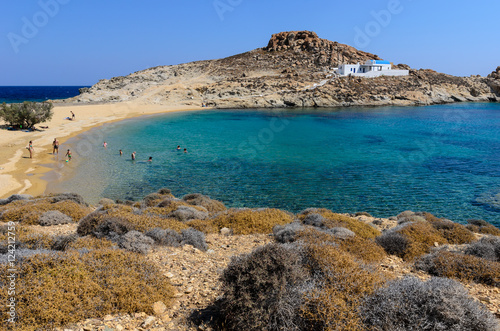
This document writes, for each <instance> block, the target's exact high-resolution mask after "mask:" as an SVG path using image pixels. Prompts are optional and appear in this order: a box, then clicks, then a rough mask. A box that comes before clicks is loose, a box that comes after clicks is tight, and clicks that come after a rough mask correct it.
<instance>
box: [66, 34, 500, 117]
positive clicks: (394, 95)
mask: <svg viewBox="0 0 500 331" xmlns="http://www.w3.org/2000/svg"><path fill="white" fill-rule="evenodd" d="M371 59H374V60H380V59H381V58H380V57H379V56H378V55H375V54H370V53H366V52H363V51H360V50H357V49H355V48H353V47H351V46H348V45H345V44H340V43H338V42H332V41H329V40H325V39H321V38H319V37H318V36H317V35H316V33H314V32H310V31H290V32H281V33H277V34H274V35H273V36H272V37H271V39H270V40H269V42H268V45H267V46H266V47H263V48H259V49H255V50H252V51H249V52H246V53H242V54H238V55H234V56H231V57H228V58H224V59H218V60H207V61H198V62H192V63H186V64H179V65H172V66H159V67H154V68H150V69H146V70H142V71H138V72H135V73H132V74H130V75H127V76H121V77H114V78H111V79H109V80H106V79H103V80H100V81H99V82H98V83H97V84H95V85H93V86H92V87H90V88H85V89H82V90H81V94H80V95H79V96H76V97H74V98H70V99H66V100H62V101H57V102H60V103H66V104H67V103H70V104H73V103H76V104H81V103H84V104H85V103H91V104H92V103H119V102H138V103H142V104H148V105H151V104H155V105H158V104H179V105H186V106H200V105H202V104H205V105H206V106H208V107H214V108H226V109H227V108H236V109H239V108H289V107H351V106H415V105H433V104H443V103H454V102H498V101H500V67H498V68H497V69H496V70H495V71H494V72H493V73H491V74H490V75H488V76H487V77H481V76H471V77H456V76H451V75H447V74H443V73H438V72H436V71H433V70H430V69H413V68H410V67H409V66H407V65H405V64H398V65H395V66H394V68H398V69H408V70H409V72H410V74H409V76H405V77H385V76H384V77H377V78H359V77H337V76H336V75H332V70H333V68H335V67H337V66H338V65H339V64H340V63H357V62H364V61H366V60H371Z"/></svg>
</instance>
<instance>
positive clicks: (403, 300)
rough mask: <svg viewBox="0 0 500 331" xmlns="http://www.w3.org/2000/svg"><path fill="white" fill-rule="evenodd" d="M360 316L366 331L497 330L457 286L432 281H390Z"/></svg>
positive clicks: (481, 307) (491, 319)
mask: <svg viewBox="0 0 500 331" xmlns="http://www.w3.org/2000/svg"><path fill="white" fill-rule="evenodd" d="M361 315H362V316H363V320H364V323H365V326H366V328H367V329H369V330H380V331H381V330H475V331H489V330H497V327H498V322H497V321H496V319H495V317H494V316H493V314H492V313H491V312H489V311H488V310H487V309H486V307H484V305H482V304H481V303H479V302H476V301H474V299H473V298H472V297H471V296H470V295H469V293H468V292H467V290H466V289H465V288H464V287H463V286H462V285H461V284H460V283H458V282H456V281H454V280H451V279H446V278H438V277H433V278H431V279H430V280H429V281H427V282H423V281H421V280H419V279H417V278H414V277H405V278H403V279H399V280H395V281H392V282H390V283H389V284H388V286H387V287H384V288H381V289H378V290H377V291H376V292H375V293H374V294H372V295H371V296H370V297H368V298H367V300H366V301H365V302H364V304H363V306H362V307H361Z"/></svg>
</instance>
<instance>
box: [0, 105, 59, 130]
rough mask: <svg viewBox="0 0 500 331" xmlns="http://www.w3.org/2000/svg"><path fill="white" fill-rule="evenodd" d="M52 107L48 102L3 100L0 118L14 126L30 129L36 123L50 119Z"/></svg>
mask: <svg viewBox="0 0 500 331" xmlns="http://www.w3.org/2000/svg"><path fill="white" fill-rule="evenodd" d="M53 107H54V106H53V105H52V104H51V103H50V102H41V103H40V102H28V101H25V102H23V103H22V104H18V103H13V104H6V103H5V102H4V103H3V104H2V107H1V108H0V118H2V119H3V120H4V121H5V122H7V123H8V124H9V125H11V126H13V127H15V128H24V129H32V128H33V127H34V126H35V125H36V124H38V123H43V122H46V121H50V119H52V115H53V114H54V112H53V111H52V108H53Z"/></svg>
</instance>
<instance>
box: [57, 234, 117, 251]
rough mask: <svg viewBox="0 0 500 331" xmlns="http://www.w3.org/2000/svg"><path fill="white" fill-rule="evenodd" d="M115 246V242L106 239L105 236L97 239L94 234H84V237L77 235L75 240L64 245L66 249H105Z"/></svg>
mask: <svg viewBox="0 0 500 331" xmlns="http://www.w3.org/2000/svg"><path fill="white" fill-rule="evenodd" d="M113 246H115V244H114V243H113V242H112V241H110V240H108V239H106V238H101V239H98V238H96V237H94V236H85V237H78V238H77V239H76V240H75V241H73V242H71V243H69V244H68V245H67V246H66V249H67V250H69V249H76V250H79V249H88V250H96V249H106V248H111V247H113Z"/></svg>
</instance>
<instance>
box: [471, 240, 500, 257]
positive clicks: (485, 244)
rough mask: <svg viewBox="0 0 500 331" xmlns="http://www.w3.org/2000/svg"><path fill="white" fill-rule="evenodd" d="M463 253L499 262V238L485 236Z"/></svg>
mask: <svg viewBox="0 0 500 331" xmlns="http://www.w3.org/2000/svg"><path fill="white" fill-rule="evenodd" d="M464 253H465V254H469V255H474V256H477V257H482V258H483V259H487V260H491V261H496V262H500V238H498V237H495V236H485V237H483V238H481V240H478V241H475V242H473V243H471V244H470V245H468V247H467V248H466V249H465V252H464Z"/></svg>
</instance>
